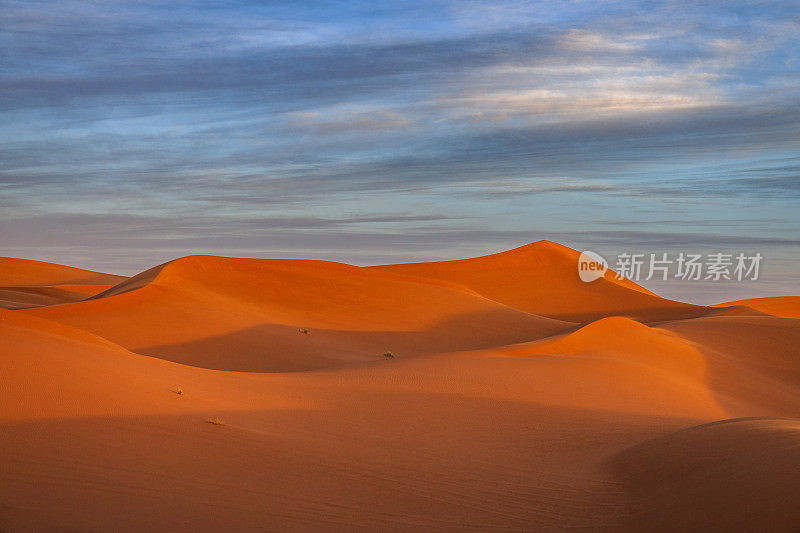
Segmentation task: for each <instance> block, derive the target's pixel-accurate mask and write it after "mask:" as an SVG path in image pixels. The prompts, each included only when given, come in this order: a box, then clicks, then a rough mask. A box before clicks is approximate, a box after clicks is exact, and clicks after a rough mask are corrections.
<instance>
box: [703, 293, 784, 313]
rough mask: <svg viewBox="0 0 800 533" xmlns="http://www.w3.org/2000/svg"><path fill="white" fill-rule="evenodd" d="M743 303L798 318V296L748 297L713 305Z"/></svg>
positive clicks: (762, 310)
mask: <svg viewBox="0 0 800 533" xmlns="http://www.w3.org/2000/svg"><path fill="white" fill-rule="evenodd" d="M730 305H744V306H747V307H750V308H752V309H756V310H757V311H761V312H762V313H766V314H769V315H774V316H782V317H786V318H800V296H772V297H768V298H750V299H749V300H736V301H734V302H726V303H722V304H717V305H716V306H715V307H725V306H730Z"/></svg>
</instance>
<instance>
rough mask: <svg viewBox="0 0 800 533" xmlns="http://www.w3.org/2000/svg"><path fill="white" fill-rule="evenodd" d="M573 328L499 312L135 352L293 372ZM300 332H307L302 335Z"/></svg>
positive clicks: (263, 331)
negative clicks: (418, 325) (416, 326)
mask: <svg viewBox="0 0 800 533" xmlns="http://www.w3.org/2000/svg"><path fill="white" fill-rule="evenodd" d="M574 327H575V324H573V323H568V322H562V321H556V320H552V319H548V318H543V317H539V316H536V315H531V314H528V313H523V312H520V311H516V310H510V309H497V310H490V311H481V312H476V313H469V314H464V315H460V316H456V317H451V318H448V319H447V320H443V321H441V322H438V323H436V324H434V325H432V326H430V327H428V328H425V329H421V330H414V331H386V330H383V331H354V330H334V329H324V328H307V327H305V325H303V324H297V325H291V326H290V325H281V324H260V325H257V326H253V327H250V328H245V329H241V330H237V331H233V332H230V333H226V334H222V335H211V336H208V337H205V338H201V339H194V340H191V341H187V342H181V343H174V344H164V345H156V346H146V347H141V348H134V349H133V351H135V352H136V353H139V354H141V355H148V356H151V357H157V358H160V359H166V360H168V361H173V362H176V363H181V364H185V365H191V366H197V367H202V368H209V369H214V370H233V371H244V372H294V371H305V370H315V369H320V368H330V367H335V366H341V365H346V364H351V363H359V362H362V363H363V362H368V361H380V360H385V359H387V358H386V357H385V356H384V355H383V354H385V353H386V352H391V353H393V354H394V355H395V356H396V357H408V356H415V355H427V354H434V353H442V352H454V351H465V350H480V349H486V348H492V347H500V346H506V345H509V344H516V343H521V342H528V341H532V340H538V339H541V338H544V337H548V336H551V335H555V334H557V333H560V332H563V331H565V330H568V329H571V328H574ZM304 330H307V332H306V331H304Z"/></svg>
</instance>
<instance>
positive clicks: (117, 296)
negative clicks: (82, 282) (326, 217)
mask: <svg viewBox="0 0 800 533" xmlns="http://www.w3.org/2000/svg"><path fill="white" fill-rule="evenodd" d="M100 296H102V297H98V298H95V299H92V300H89V301H84V302H79V303H75V304H71V305H68V306H58V307H51V308H39V309H31V310H26V311H24V312H26V313H30V314H32V315H36V316H41V317H44V318H48V319H51V320H55V321H58V322H62V323H65V324H69V325H73V326H76V327H79V328H82V329H85V330H87V331H90V332H93V333H95V334H97V335H100V336H102V337H104V338H107V339H109V340H111V341H113V342H115V343H118V344H120V345H121V346H124V347H125V348H127V349H129V350H132V351H134V352H137V353H141V354H146V355H152V356H156V357H161V358H164V359H168V360H172V361H177V362H181V363H186V364H191V365H194V366H201V367H205V368H216V369H225V370H245V371H291V370H309V369H314V368H322V367H326V366H330V365H336V364H342V363H345V362H354V361H370V360H379V359H381V358H383V357H384V356H383V354H384V353H386V352H392V353H393V354H394V355H395V356H397V357H404V356H408V355H419V354H424V353H436V352H442V351H454V350H467V349H478V348H484V347H490V346H501V345H505V344H509V343H516V342H522V341H528V340H533V339H538V338H542V337H545V336H548V335H551V334H553V333H556V332H558V331H562V330H564V329H566V328H568V327H570V326H571V324H568V323H564V322H561V321H558V320H553V319H550V318H544V317H540V316H536V315H533V314H530V313H528V312H525V311H521V310H518V309H512V308H509V307H507V306H504V305H502V304H499V303H497V302H495V301H493V300H491V299H487V298H484V297H482V296H480V295H478V294H476V293H475V292H473V291H471V290H469V289H465V288H463V287H460V286H458V285H453V284H450V283H447V282H443V281H437V280H424V279H418V278H411V277H407V276H402V275H397V274H393V273H389V272H381V271H378V270H374V269H367V268H361V267H355V266H350V265H345V264H340V263H331V262H324V261H300V260H265V259H235V258H223V257H212V256H190V257H186V258H182V259H178V260H176V261H172V262H170V263H167V264H165V265H162V266H159V267H156V268H155V269H151V270H150V271H148V272H145V273H142V274H140V275H139V276H135V277H133V278H131V279H130V280H128V281H125V282H123V283H122V284H121V285H118V286H117V287H114V288H112V289H110V290H109V291H107V292H105V293H104V294H102V295H100ZM306 329H307V330H308V332H307V333H305V332H303V331H304V330H306Z"/></svg>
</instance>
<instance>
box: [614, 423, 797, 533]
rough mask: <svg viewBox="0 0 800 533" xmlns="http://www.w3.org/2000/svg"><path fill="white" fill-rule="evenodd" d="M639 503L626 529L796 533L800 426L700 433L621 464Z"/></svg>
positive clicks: (655, 443) (734, 426)
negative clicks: (783, 532)
mask: <svg viewBox="0 0 800 533" xmlns="http://www.w3.org/2000/svg"><path fill="white" fill-rule="evenodd" d="M610 464H611V466H612V469H613V470H614V471H615V472H616V473H617V474H618V476H619V478H620V479H621V480H622V481H623V482H624V483H625V485H626V486H627V488H628V490H629V491H630V493H631V494H632V495H633V498H632V502H631V505H630V506H629V508H628V509H626V513H628V514H629V517H628V519H627V520H626V523H625V526H627V527H630V529H632V530H633V529H636V530H640V531H641V530H647V531H654V530H657V531H734V530H735V531H796V530H797V525H798V523H800V508H798V505H797V502H798V498H800V484H798V479H800V420H797V419H770V418H761V419H738V420H729V421H723V422H717V423H712V424H706V425H702V426H699V427H693V428H690V429H687V430H684V431H680V432H678V433H674V434H670V435H667V436H664V437H660V438H658V439H654V440H652V441H648V442H645V443H643V444H640V445H638V446H636V447H634V448H632V449H630V450H627V451H625V452H623V453H621V454H619V455H618V456H616V457H615V458H614V459H613V460H612V461H611V462H610Z"/></svg>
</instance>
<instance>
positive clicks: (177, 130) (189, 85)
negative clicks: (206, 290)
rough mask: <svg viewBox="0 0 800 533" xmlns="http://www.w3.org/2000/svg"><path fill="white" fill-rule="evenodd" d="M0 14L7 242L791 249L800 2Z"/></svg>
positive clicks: (165, 250)
mask: <svg viewBox="0 0 800 533" xmlns="http://www.w3.org/2000/svg"><path fill="white" fill-rule="evenodd" d="M0 11H2V13H3V16H2V19H1V20H0V47H1V48H2V49H3V52H4V53H3V54H2V57H0V111H2V114H3V128H2V131H0V160H1V161H2V164H0V205H1V206H2V208H3V210H2V213H0V228H2V229H0V245H2V246H3V248H4V251H6V250H8V252H7V253H19V254H23V253H25V252H31V251H35V250H39V251H40V253H41V254H42V255H44V256H47V257H42V258H50V259H53V260H59V258H60V257H64V258H65V260H66V259H67V258H70V257H72V256H70V255H69V252H66V251H65V248H64V246H65V243H71V244H74V246H75V247H76V249H80V250H82V252H81V254H87V255H89V256H93V257H98V258H101V259H102V258H103V257H109V259H108V263H107V264H108V265H111V266H114V265H117V266H118V267H119V269H122V270H125V271H129V270H130V268H129V267H128V265H129V264H130V262H131V261H134V262H135V257H153V258H156V257H155V256H158V258H159V259H161V258H162V256H164V255H167V256H170V255H172V256H174V255H182V253H183V252H185V251H189V250H193V249H195V247H196V246H201V247H204V248H205V249H206V250H207V251H212V252H213V251H215V250H217V251H219V252H220V253H223V252H226V251H228V252H227V253H233V252H237V253H248V251H249V253H255V252H254V251H255V250H258V249H262V250H263V249H270V250H278V249H283V248H285V249H286V250H287V251H291V250H295V248H294V246H295V243H296V242H299V241H298V240H301V241H302V240H303V239H310V240H309V241H303V242H304V243H305V244H303V245H302V249H303V250H304V251H305V252H309V253H310V251H312V249H313V246H324V250H328V251H331V249H332V248H333V247H335V246H340V247H342V250H341V254H340V255H339V257H340V258H345V257H346V256H347V254H353V256H354V257H357V258H358V259H359V260H364V261H366V260H368V259H377V258H379V257H383V258H392V259H394V260H402V259H404V258H408V259H417V258H419V257H420V256H426V254H427V253H428V252H429V251H430V250H434V251H437V252H439V253H441V254H443V255H447V254H449V255H450V256H451V257H452V256H456V255H461V254H467V253H469V252H471V251H478V250H477V247H479V246H483V247H485V248H493V249H499V248H502V247H504V246H512V245H516V244H520V240H525V239H529V240H535V239H537V238H553V239H556V240H557V239H559V238H562V239H565V240H567V241H568V242H573V241H571V240H570V239H571V237H570V235H573V234H575V233H576V232H577V233H580V230H581V229H583V230H584V231H585V233H584V234H585V235H587V236H592V237H593V238H596V239H598V240H601V241H605V240H608V239H610V238H611V237H610V236H608V235H603V234H600V233H592V231H591V230H588V229H586V228H592V225H593V224H594V221H595V220H598V219H600V218H603V219H606V220H607V219H608V214H609V213H613V214H615V216H617V217H618V220H624V221H630V222H631V223H632V224H634V225H635V226H636V227H637V228H640V229H642V231H646V232H650V231H654V232H655V233H659V232H663V233H664V234H676V235H684V238H685V239H686V241H687V242H692V239H694V237H693V236H692V235H690V234H689V233H687V228H686V227H685V226H684V225H681V224H680V223H678V222H676V223H669V224H668V223H662V224H657V223H656V222H655V221H657V220H661V221H664V220H680V219H681V217H680V216H677V215H678V214H680V215H681V216H683V217H685V218H688V219H694V220H704V219H714V220H734V219H744V220H752V221H754V222H753V224H756V226H754V227H756V228H757V231H754V232H753V233H752V234H753V235H756V236H759V237H763V236H764V234H769V233H772V234H774V236H773V238H774V239H775V243H773V244H771V245H774V246H781V247H783V248H784V249H785V250H786V251H785V252H784V253H785V255H786V256H787V257H788V256H789V255H791V254H792V253H794V252H793V251H792V249H793V248H794V247H796V243H795V241H796V240H797V227H796V225H792V224H787V223H778V222H774V221H773V222H764V220H768V219H775V218H777V219H779V220H797V219H798V218H800V212H798V209H800V207H798V204H797V202H796V199H797V193H798V188H797V183H798V180H797V160H796V158H797V157H798V149H799V148H800V134H798V132H800V104H798V101H797V97H796V96H797V92H798V89H799V88H800V58H799V57H798V54H797V50H798V49H800V38H798V35H800V9H798V6H797V5H796V3H795V2H766V3H762V2H733V3H728V4H726V5H724V6H722V5H713V4H703V3H696V4H683V3H675V2H657V3H655V4H653V3H650V4H648V5H647V6H644V5H631V4H630V3H628V2H607V3H603V4H602V5H599V4H597V3H596V2H589V1H576V2H568V3H564V2H557V1H550V0H547V1H544V2H538V3H535V4H531V3H530V2H522V1H517V0H502V1H496V0H493V1H481V0H469V1H465V2H464V1H462V2H452V1H439V0H434V1H432V2H426V3H420V4H413V5H410V4H409V3H407V2H380V3H379V4H375V5H364V4H362V3H359V2H342V3H336V4H335V5H334V4H330V3H325V2H316V1H314V2H302V3H297V2H289V1H285V2H284V1H277V2H269V3H263V2H250V1H245V0H237V1H235V2H230V3H224V4H207V3H196V2H187V1H178V2H160V1H157V2H151V1H147V2H122V1H117V0H112V1H109V2H79V1H77V0H66V1H64V2H59V3H58V6H54V5H53V4H52V3H50V2H43V1H25V2H22V1H11V0H0ZM754 199H757V201H754ZM601 215H602V216H601ZM81 217H88V218H81ZM380 217H383V218H380ZM409 217H411V218H409ZM414 217H419V218H414ZM425 217H442V218H440V219H433V218H425ZM378 218H380V221H378ZM370 219H374V221H372V222H370V221H369V220H370ZM757 220H761V222H755V221H757ZM422 225H429V226H430V227H429V228H428V229H427V230H426V231H422V230H421V229H420V226H422ZM582 226H583V228H581V227H582ZM103 228H110V229H109V232H110V231H111V230H112V229H113V230H114V231H118V232H121V233H120V234H124V235H126V236H127V237H126V239H125V243H126V244H122V243H121V241H120V239H118V240H117V241H113V240H112V239H111V238H110V237H109V238H106V237H102V238H101V235H106V232H105V230H104V229H103ZM126 228H127V229H126ZM357 228H358V229H357ZM476 228H478V229H481V230H483V231H484V232H485V233H476V231H475V230H476ZM417 230H419V231H417ZM656 230H657V231H656ZM404 232H408V234H409V235H410V236H409V237H408V238H407V239H404V238H403V237H402V235H403V234H404ZM723 233H724V232H723ZM356 234H358V236H356ZM108 235H110V233H108ZM337 235H338V236H340V237H337ZM370 235H372V236H370ZM480 235H483V237H480V239H479V237H478V236H480ZM620 235H621V234H620ZM709 235H710V236H711V237H710V239H713V237H714V235H715V234H714V233H709ZM92 236H94V237H92ZM723 237H724V235H723ZM625 238H634V237H633V236H631V235H627V236H626V237H625ZM635 238H637V239H640V240H642V239H644V237H643V236H641V235H640V236H639V237H635ZM437 239H439V241H438V244H437ZM476 239H479V240H480V242H478V240H476ZM491 239H495V240H496V245H495V246H494V247H492V242H491ZM723 240H724V239H723ZM580 242H583V241H580ZM720 242H722V241H720ZM26 243H27V244H26ZM710 243H711V240H707V241H705V243H703V245H710ZM126 246H131V247H133V248H131V249H134V248H135V249H136V253H133V252H122V251H120V250H122V249H123V248H125V247H126ZM362 247H363V248H364V250H368V251H367V252H362V251H360V250H362ZM112 248H113V250H118V251H119V253H117V252H114V251H113V250H112ZM146 250H152V251H153V253H152V254H150V255H148V254H147V253H144V251H146ZM320 250H323V248H320ZM89 263H91V261H86V262H84V264H85V265H86V266H91V265H90V264H89Z"/></svg>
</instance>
